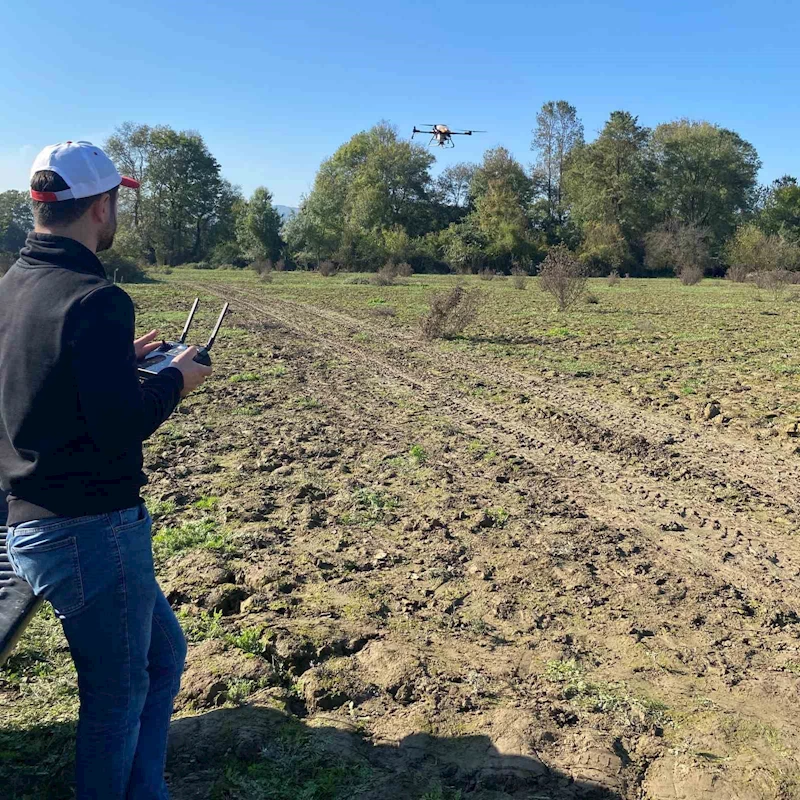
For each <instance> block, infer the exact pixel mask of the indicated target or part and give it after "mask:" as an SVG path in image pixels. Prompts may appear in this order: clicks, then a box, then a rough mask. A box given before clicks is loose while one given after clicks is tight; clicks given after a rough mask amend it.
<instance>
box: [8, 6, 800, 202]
mask: <svg viewBox="0 0 800 800" xmlns="http://www.w3.org/2000/svg"><path fill="white" fill-rule="evenodd" d="M2 5H3V8H2V10H0V19H2V29H3V46H2V49H1V50H0V190H3V189H7V188H24V187H25V186H26V185H27V175H28V168H29V165H30V163H31V161H32V159H33V156H34V155H35V153H36V152H37V151H38V150H39V149H40V148H41V147H43V146H44V145H46V144H51V143H53V142H56V141H63V140H65V139H78V138H82V139H90V140H92V141H95V142H96V143H102V141H103V140H104V139H105V138H106V137H107V136H108V135H109V134H110V133H111V132H112V131H113V129H114V127H115V126H116V125H118V124H119V123H121V122H123V121H125V120H133V121H135V122H146V123H150V124H168V125H171V126H173V127H174V128H178V129H194V130H197V131H199V132H200V133H201V134H202V135H203V136H204V137H205V140H206V142H207V143H208V145H209V147H210V149H211V151H212V153H213V154H214V155H215V156H216V157H217V159H218V160H219V162H220V163H221V165H222V170H223V174H224V175H225V177H227V178H228V179H229V180H231V181H232V182H233V183H237V184H239V185H241V186H242V188H243V189H244V190H245V191H246V192H248V193H249V192H251V191H252V190H253V189H254V188H255V187H256V186H258V185H260V184H265V185H267V186H268V187H269V188H270V189H272V191H273V194H274V197H275V202H277V203H282V204H285V205H297V203H298V201H299V199H300V195H301V194H302V193H304V192H307V191H308V190H309V188H310V186H311V183H312V181H313V178H314V174H315V172H316V169H317V167H318V165H319V163H320V161H321V160H322V159H324V158H325V157H327V156H329V155H330V154H331V153H332V152H333V151H334V150H335V149H336V148H337V147H338V146H339V145H340V144H341V143H342V142H344V141H346V140H347V139H348V138H349V137H350V136H351V135H352V134H353V133H356V132H357V131H359V130H362V129H364V128H367V127H369V126H370V125H372V124H374V123H375V122H377V121H378V120H381V119H387V120H389V121H390V122H392V123H394V124H396V125H397V126H398V127H399V129H400V131H401V133H403V134H404V135H407V134H410V132H411V129H412V127H413V125H414V124H419V123H431V122H444V123H446V124H449V125H450V126H451V127H457V126H462V127H472V128H485V129H486V130H488V131H489V132H488V133H486V134H482V135H480V136H478V135H476V136H474V137H472V139H468V138H463V139H461V140H459V141H458V144H457V147H456V149H455V150H451V151H436V155H437V156H438V163H437V167H438V168H441V167H442V166H444V165H446V164H448V163H452V162H454V161H457V160H470V161H477V160H479V159H480V157H481V154H482V152H483V150H484V149H485V148H487V147H493V146H495V145H498V144H504V145H505V146H507V147H508V148H509V149H510V150H511V151H512V152H513V153H514V154H515V155H516V157H517V158H519V159H520V160H521V161H523V163H526V164H527V163H529V162H530V161H531V159H532V154H531V152H530V150H529V145H530V129H531V127H532V126H533V124H534V121H535V115H536V111H537V110H538V108H539V107H540V106H541V104H542V102H544V101H546V100H550V99H561V98H563V99H566V100H569V101H570V102H571V103H573V104H574V105H575V106H577V108H578V113H579V115H580V117H581V118H582V119H583V122H584V125H585V128H586V134H587V138H593V137H594V136H595V134H596V133H597V131H598V130H599V128H600V127H601V126H602V124H603V122H604V120H605V119H606V118H607V117H608V114H609V113H610V112H611V111H612V110H615V109H625V110H628V111H631V112H632V113H634V114H637V115H639V118H640V121H641V122H642V123H643V124H646V125H650V126H653V125H656V124H658V123H659V122H663V121H668V120H671V119H675V118H677V117H690V118H693V119H707V120H709V121H711V122H715V123H719V124H721V125H724V126H726V127H730V128H733V129H734V130H736V131H738V132H739V133H740V134H741V135H742V136H744V137H745V138H746V139H748V140H749V141H750V142H752V143H753V144H754V145H755V146H756V148H757V150H758V152H759V154H760V155H761V158H762V160H763V162H764V168H763V170H762V174H761V178H762V180H763V181H765V182H766V181H771V180H772V179H774V178H776V177H778V176H780V175H782V174H784V173H790V174H794V175H799V174H800V137H798V133H800V98H798V86H799V85H800V65H799V64H798V47H799V45H800V10H799V9H798V4H797V3H796V0H762V2H758V3H756V2H753V0H692V1H691V2H686V0H671V1H670V2H665V1H664V0H654V2H647V0H639V1H638V2H634V0H608V1H607V2H597V0H593V1H592V2H588V1H584V0H562V1H561V2H553V1H552V0H547V1H546V2H545V1H544V0H527V1H526V2H503V1H502V0H501V1H500V2H470V1H469V0H462V1H461V2H456V1H455V0H432V1H431V2H411V1H410V0H395V1H394V2H391V1H390V0H378V1H376V2H369V3H368V2H362V1H361V0H359V1H358V2H356V0H337V1H336V2H333V1H332V0H328V2H319V1H318V0H281V2H274V1H273V0H266V1H264V0H262V2H251V0H229V2H226V3H219V2H206V0H192V2H187V1H186V0H159V2H155V0H139V2H131V0H116V2H103V3H99V2H81V1H80V0H77V1H73V2H68V3H54V2H52V0H50V2H44V0H25V2H13V0H3V4H2Z"/></svg>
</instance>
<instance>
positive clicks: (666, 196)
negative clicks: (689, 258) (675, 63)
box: [651, 119, 761, 249]
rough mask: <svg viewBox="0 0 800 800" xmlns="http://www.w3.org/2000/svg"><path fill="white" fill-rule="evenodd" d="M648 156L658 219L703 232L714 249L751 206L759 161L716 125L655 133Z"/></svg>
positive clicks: (668, 127)
mask: <svg viewBox="0 0 800 800" xmlns="http://www.w3.org/2000/svg"><path fill="white" fill-rule="evenodd" d="M651 152H652V155H653V158H654V161H655V169H656V173H655V175H656V186H657V191H656V193H655V198H656V206H657V212H658V215H659V217H660V218H661V219H662V220H666V219H677V220H680V221H681V222H683V223H685V224H687V225H694V226H697V227H700V228H707V229H708V230H709V231H710V234H711V242H712V244H713V246H714V247H715V248H717V249H718V248H719V246H720V245H721V244H722V243H723V242H724V241H725V239H727V238H728V237H729V236H730V235H731V234H732V233H733V231H734V230H735V229H736V225H737V221H738V219H739V217H740V215H741V214H742V213H743V212H746V211H748V210H749V209H750V208H751V207H752V206H753V204H754V202H755V198H756V177H757V175H758V170H759V169H760V168H761V161H760V160H759V158H758V154H757V153H756V150H755V148H754V147H753V145H751V144H750V143H749V142H746V141H745V140H744V139H742V137H741V136H739V134H738V133H735V132H734V131H730V130H727V129H726V128H721V127H719V126H718V125H712V124H711V123H709V122H694V121H690V120H686V119H682V120H678V121H676V122H669V123H665V124H663V125H659V126H658V127H657V128H656V129H655V131H654V132H653V138H652V147H651Z"/></svg>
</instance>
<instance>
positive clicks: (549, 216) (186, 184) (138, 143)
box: [0, 100, 800, 299]
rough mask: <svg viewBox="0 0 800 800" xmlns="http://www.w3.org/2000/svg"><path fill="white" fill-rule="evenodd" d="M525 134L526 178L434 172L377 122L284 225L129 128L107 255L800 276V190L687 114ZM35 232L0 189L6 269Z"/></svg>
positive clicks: (177, 143) (489, 162)
mask: <svg viewBox="0 0 800 800" xmlns="http://www.w3.org/2000/svg"><path fill="white" fill-rule="evenodd" d="M531 122H532V123H534V127H533V139H532V142H531V149H532V150H533V151H534V153H535V156H536V160H535V163H534V165H533V167H532V168H531V169H526V168H525V167H524V166H523V164H522V163H521V162H519V161H517V160H516V159H515V158H514V157H513V156H512V155H511V153H510V152H509V151H508V150H507V149H506V148H504V147H502V146H500V147H496V148H494V149H491V150H487V151H486V153H485V154H484V156H483V159H482V161H481V162H480V163H478V164H471V163H451V164H448V166H447V167H446V168H445V169H444V170H442V171H441V173H440V174H439V175H438V176H437V177H436V178H434V177H433V176H432V174H431V169H432V166H433V163H434V160H435V158H434V155H433V154H432V152H431V151H430V150H429V149H428V148H427V147H425V146H424V145H423V144H421V143H418V142H416V141H409V140H407V139H404V138H403V137H402V136H401V135H400V134H399V133H398V131H397V130H396V129H395V128H394V127H392V126H391V125H390V124H388V123H383V122H382V123H379V124H377V125H375V126H373V127H372V128H370V129H369V130H365V131H361V132H359V133H356V134H355V135H354V136H352V137H351V138H350V140H349V141H347V142H345V143H344V144H342V145H341V146H340V147H339V148H338V149H337V150H336V151H335V152H334V153H333V154H332V155H331V156H330V157H329V158H327V159H325V160H324V161H323V162H322V164H321V165H320V167H319V171H318V173H317V177H316V180H315V181H314V185H313V187H312V189H311V191H310V193H309V194H308V196H307V197H306V198H305V199H304V201H303V203H302V206H301V208H300V210H299V213H297V214H296V215H295V216H294V217H292V218H291V219H289V220H288V221H287V222H285V223H284V221H283V220H282V219H281V216H280V214H279V213H278V211H277V209H276V208H275V206H274V204H273V200H272V194H271V192H270V191H269V190H268V189H267V188H266V187H264V186H260V187H258V188H257V189H255V191H254V192H253V194H252V195H251V197H250V198H245V197H244V196H243V195H242V193H241V190H240V189H238V187H235V186H233V185H231V184H230V183H229V182H228V181H227V180H225V178H224V177H223V176H222V170H221V167H220V164H219V163H218V162H217V161H216V159H215V158H214V156H213V155H212V154H211V152H210V151H209V149H208V146H207V144H206V143H205V141H204V140H203V137H202V136H201V135H200V134H199V133H197V132H194V131H176V130H174V129H172V128H170V127H169V126H167V125H159V126H154V127H151V126H148V125H139V124H134V123H125V124H124V125H121V126H120V127H119V128H117V130H116V131H115V132H114V133H113V135H112V136H111V137H110V138H109V139H108V141H107V142H106V143H105V148H106V150H107V152H108V153H109V155H110V156H111V157H112V158H113V159H114V161H115V162H116V163H117V165H118V166H119V168H120V170H121V171H122V172H125V173H129V174H132V175H133V176H135V177H136V178H137V179H139V180H140V181H141V183H142V188H141V190H140V191H139V192H137V193H136V194H132V193H131V194H122V195H121V196H120V213H119V230H118V233H117V239H116V242H115V246H114V249H113V250H112V251H109V252H107V253H104V254H103V256H102V257H103V260H104V263H105V264H106V265H107V268H108V269H109V271H110V272H113V271H114V270H115V269H119V270H121V276H122V277H123V278H124V279H125V280H126V281H128V280H136V279H137V278H138V277H140V276H141V274H142V273H141V265H143V264H145V265H151V267H152V266H156V265H162V270H161V272H160V275H162V276H165V275H167V274H168V272H166V271H165V270H164V269H163V266H164V265H166V266H167V268H169V267H172V266H175V265H179V264H190V265H192V266H194V267H195V268H198V269H217V268H221V267H227V268H242V267H245V266H247V265H248V264H250V265H252V266H253V269H254V270H257V271H258V273H259V274H260V275H262V276H265V277H266V278H268V279H269V282H270V283H271V282H272V279H273V276H274V275H275V274H279V273H280V272H282V271H283V270H284V269H285V268H286V267H287V266H299V267H300V268H307V269H319V270H320V273H321V274H325V275H329V276H330V275H334V274H336V273H337V272H338V271H340V270H350V271H369V272H378V271H380V275H378V276H377V277H376V278H375V280H376V281H377V282H378V284H379V285H391V284H392V283H393V282H394V277H396V275H397V274H398V273H402V274H403V275H410V274H411V270H412V269H413V271H415V272H430V271H434V270H436V271H441V270H442V269H447V270H450V271H452V272H483V274H484V275H485V276H486V277H487V278H488V277H489V276H490V275H493V274H494V273H495V272H499V273H503V274H509V273H514V274H515V275H517V276H519V277H520V278H524V275H526V274H533V273H535V271H536V267H537V265H538V264H540V263H541V262H542V261H543V260H544V259H545V257H546V255H547V253H548V251H549V250H550V249H551V248H552V247H553V246H556V245H564V246H565V247H567V248H569V249H570V250H571V251H573V252H574V253H575V255H576V256H577V257H578V258H579V260H580V262H581V263H582V264H583V265H584V266H586V267H587V268H590V269H592V270H594V271H596V272H595V274H597V273H598V272H599V273H601V274H602V273H612V272H614V271H616V272H617V273H630V274H635V275H646V274H654V273H655V274H672V273H673V272H674V274H681V275H682V276H683V277H685V278H687V281H688V282H691V281H689V280H688V277H689V276H690V275H691V274H695V275H697V274H698V273H699V278H702V275H703V270H704V269H706V268H707V267H709V266H710V265H711V264H713V263H715V261H716V262H718V263H722V264H724V265H725V266H730V267H732V268H733V270H734V271H733V273H732V277H734V278H735V279H740V278H739V277H737V276H742V275H744V274H746V271H753V270H764V269H766V270H768V271H772V270H782V269H786V268H788V269H798V268H800V255H798V254H800V187H798V184H797V180H796V179H795V178H793V177H791V176H784V177H782V178H780V179H779V180H777V181H775V182H774V183H772V184H771V185H770V186H763V187H759V186H758V185H757V175H758V171H759V168H760V166H761V161H760V159H759V156H758V154H757V152H756V150H755V148H754V147H753V145H752V144H750V143H749V142H747V141H745V140H744V139H743V138H742V137H741V136H740V135H739V134H737V133H736V132H735V131H732V130H728V129H726V128H724V127H721V126H719V125H715V124H713V123H712V122H709V121H706V120H688V119H679V120H676V121H672V122H666V123H662V124H660V125H657V126H656V127H655V128H652V129H651V128H648V127H645V126H643V125H641V124H640V123H639V119H638V117H637V116H635V114H633V113H631V112H629V111H624V110H617V111H613V112H611V114H610V115H609V117H608V120H607V121H606V123H605V124H604V126H603V127H602V129H601V130H600V132H599V134H598V135H597V137H596V138H595V139H594V140H593V141H586V140H585V137H584V128H583V124H582V122H581V120H580V118H579V116H578V110H577V109H576V108H575V107H574V106H572V105H571V104H570V103H568V102H567V101H565V100H558V101H548V102H546V103H544V104H543V106H542V107H541V109H540V110H539V112H538V113H537V114H536V115H535V119H533V115H532V119H531ZM175 176H178V178H177V179H176V177H175ZM189 176H191V180H190V179H189ZM30 227H31V218H30V209H29V207H28V204H27V198H26V196H25V195H24V193H22V192H18V191H14V190H12V191H7V192H3V193H0V265H3V264H5V263H6V262H7V261H8V259H9V256H8V254H10V253H13V252H14V251H15V250H17V249H18V248H19V246H21V244H22V241H23V240H24V234H25V232H26V231H27V230H29V229H30ZM754 231H755V232H757V233H754ZM750 256H753V258H754V259H755V260H750V259H749V257H750ZM743 259H744V261H743ZM786 265H789V266H788V267H787V266H786ZM401 268H402V269H401ZM381 276H384V277H381ZM699 278H697V279H698V280H699ZM519 286H520V287H522V286H524V284H519ZM379 299H380V298H379Z"/></svg>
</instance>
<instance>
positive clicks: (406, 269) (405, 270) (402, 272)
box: [394, 261, 414, 278]
mask: <svg viewBox="0 0 800 800" xmlns="http://www.w3.org/2000/svg"><path fill="white" fill-rule="evenodd" d="M394 272H395V275H397V276H398V277H399V278H410V277H411V276H412V275H413V274H414V267H412V266H411V264H409V263H408V262H407V261H403V262H401V263H400V264H398V265H397V266H396V267H395V268H394Z"/></svg>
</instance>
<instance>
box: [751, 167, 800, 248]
mask: <svg viewBox="0 0 800 800" xmlns="http://www.w3.org/2000/svg"><path fill="white" fill-rule="evenodd" d="M759 223H760V225H761V227H762V228H763V229H764V231H765V232H766V233H770V234H780V235H781V236H783V237H785V238H786V239H788V240H789V241H792V242H795V243H797V244H800V186H798V185H797V179H796V178H792V177H791V176H789V175H784V176H783V177H782V178H779V179H778V180H777V181H775V182H774V183H773V184H772V186H771V187H770V190H769V193H768V195H767V198H766V202H765V203H764V208H763V210H762V212H761V218H760V220H759Z"/></svg>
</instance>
